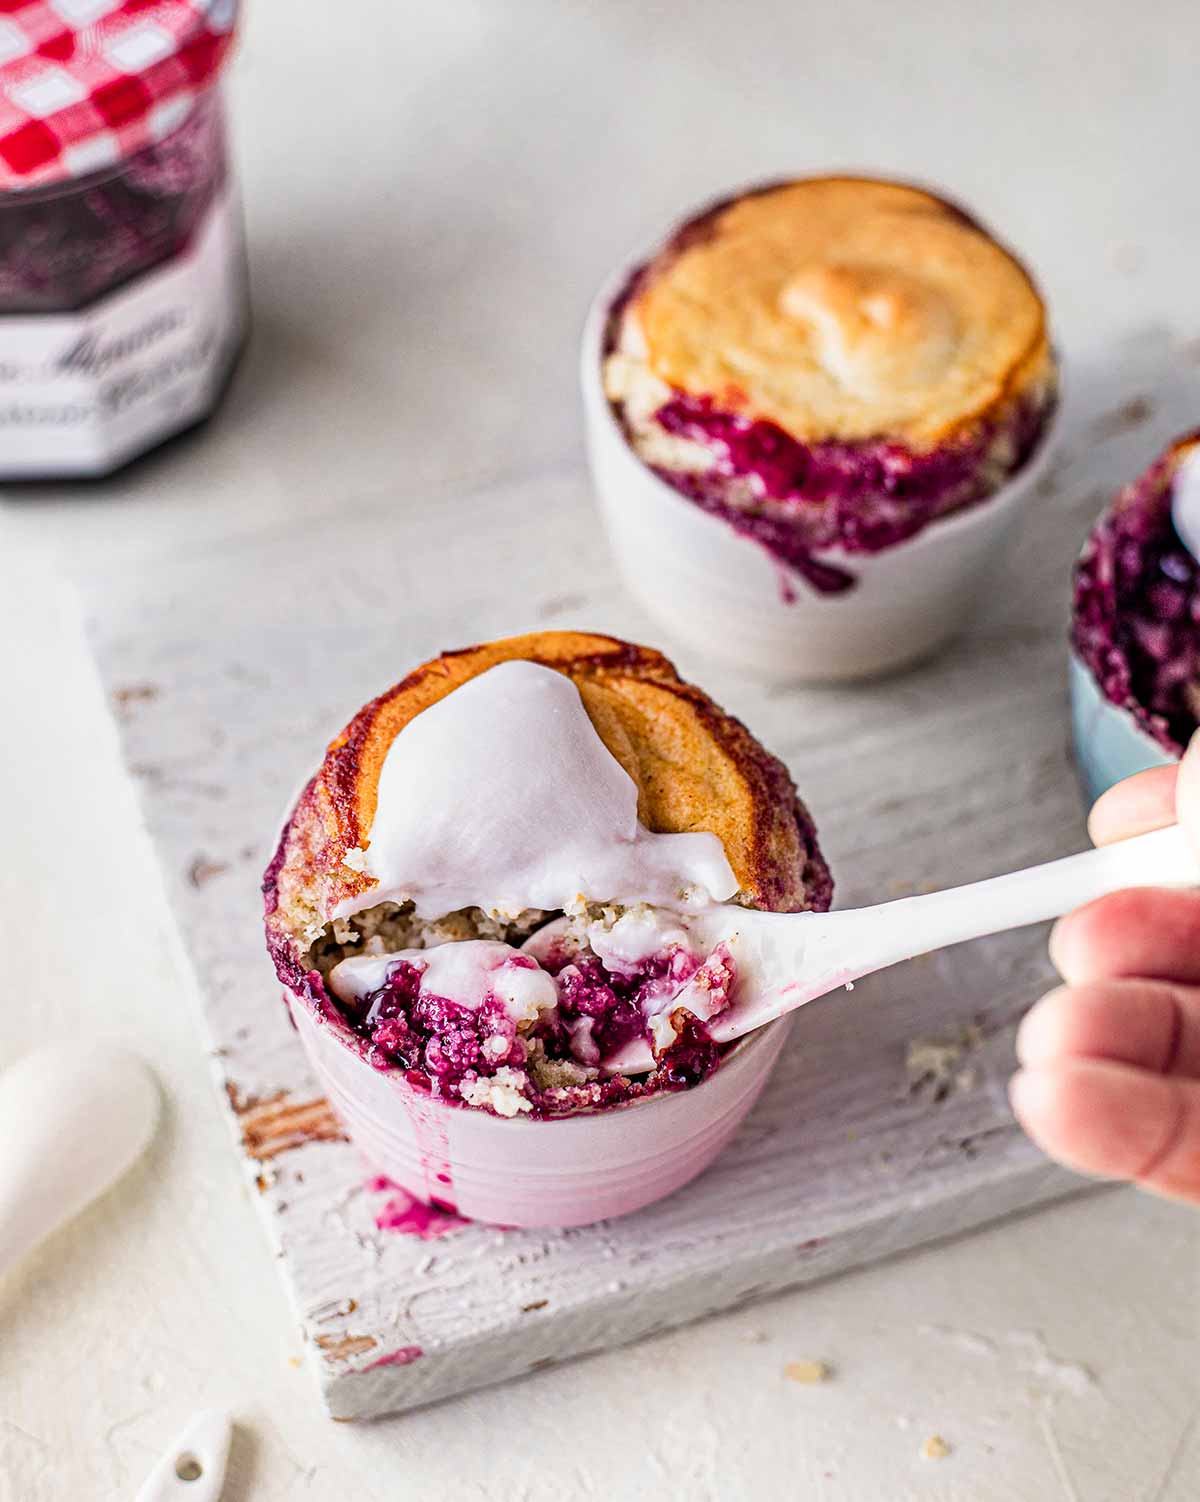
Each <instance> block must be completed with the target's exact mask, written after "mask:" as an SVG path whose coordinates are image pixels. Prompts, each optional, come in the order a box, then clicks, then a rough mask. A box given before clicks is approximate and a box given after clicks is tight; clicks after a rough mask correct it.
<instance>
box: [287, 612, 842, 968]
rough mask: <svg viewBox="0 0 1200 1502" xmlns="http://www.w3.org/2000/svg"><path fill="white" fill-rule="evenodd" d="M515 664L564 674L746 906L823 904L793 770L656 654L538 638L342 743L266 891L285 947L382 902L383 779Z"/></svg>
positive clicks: (455, 660)
mask: <svg viewBox="0 0 1200 1502" xmlns="http://www.w3.org/2000/svg"><path fill="white" fill-rule="evenodd" d="M512 659H524V660H526V661H529V662H533V663H538V664H541V665H542V666H545V667H548V668H552V669H554V670H556V671H558V672H560V673H563V674H565V675H566V676H567V677H568V678H570V679H571V681H572V682H573V683H574V684H575V685H576V687H577V688H578V690H579V693H580V696H581V699H582V701H583V704H584V707H585V709H586V711H587V714H588V716H589V718H590V719H591V721H592V724H593V725H594V726H595V728H596V731H597V732H598V734H599V736H600V738H601V739H602V740H603V742H604V744H605V745H606V746H607V748H608V749H609V751H610V752H611V753H612V755H613V756H614V757H615V758H616V760H617V761H618V762H619V763H620V764H621V766H622V767H624V769H625V770H626V771H627V772H628V773H629V775H630V776H631V777H632V778H633V780H634V782H635V783H636V784H637V788H638V816H639V819H640V821H641V822H642V824H643V825H645V826H646V828H648V829H650V830H652V831H656V832H661V833H682V832H688V831H696V830H706V831H709V832H711V833H713V834H716V835H717V836H718V837H719V838H720V840H721V842H722V844H723V846H724V849H725V854H726V857H727V859H728V861H729V864H730V866H731V867H732V869H733V872H734V875H735V877H736V879H737V881H738V885H739V894H738V896H739V900H741V901H744V902H746V903H749V904H751V905H753V906H756V907H761V908H770V909H776V910H779V911H797V910H800V909H804V908H807V907H809V906H819V907H824V906H827V905H828V901H829V890H830V882H829V874H828V870H827V868H826V866H825V863H824V861H823V859H822V858H821V855H820V852H819V849H818V847H817V844H816V839H815V834H814V831H813V827H812V824H811V821H810V819H809V817H808V814H807V812H806V810H805V809H804V807H803V805H802V804H800V803H799V801H798V800H797V797H796V791H795V787H794V785H793V783H792V780H791V777H790V776H789V774H788V772H787V769H786V768H785V767H784V766H783V764H782V763H781V762H780V761H778V760H777V759H776V758H775V757H773V756H771V755H770V754H769V753H768V752H766V751H765V750H764V749H763V748H762V747H761V746H760V745H759V743H758V742H757V741H756V740H755V739H754V737H753V736H752V735H751V734H750V733H749V731H748V730H746V728H745V727H744V726H743V725H742V724H741V723H740V722H739V721H738V720H736V719H734V718H733V717H732V716H731V715H728V714H726V713H725V712H724V711H723V710H721V709H720V708H718V706H717V705H716V704H714V703H713V701H712V700H711V699H710V698H709V697H708V696H707V695H706V694H704V693H703V692H701V690H700V689H698V688H695V687H693V686H692V685H691V684H688V683H685V682H683V680H682V679H681V678H680V677H679V676H678V674H677V673H676V672H675V669H674V668H673V666H672V665H671V663H670V662H668V661H667V659H666V658H665V657H663V656H661V655H660V654H659V653H658V652H655V651H652V650H650V649H649V648H646V647H639V646H633V645H630V644H629V643H626V642H622V641H619V640H617V639H615V638H613V637H608V636H595V635H590V634H584V633H579V632H571V631H547V632H535V633H533V634H531V635H527V636H517V637H511V638H508V639H507V640H503V641H495V642H489V643H486V644H484V645H481V646H476V647H470V648H467V649H465V650H463V651H458V652H447V653H444V654H443V655H442V656H440V657H437V658H434V659H433V660H432V661H431V662H428V663H425V664H424V665H423V666H422V667H419V668H417V669H416V670H415V671H414V672H412V673H410V674H409V675H408V676H407V677H406V678H404V679H403V680H402V681H401V682H400V683H398V684H396V685H395V687H393V688H391V689H389V690H388V691H387V692H386V693H384V694H381V695H380V696H379V697H378V698H377V699H373V700H372V701H371V702H370V703H369V704H367V705H366V706H365V707H364V708H363V709H362V710H360V711H359V713H358V714H357V715H355V717H354V718H353V720H351V722H350V724H349V725H348V726H347V727H346V729H345V730H344V731H343V732H342V734H341V735H339V736H338V737H337V738H336V740H334V741H333V742H332V744H331V745H330V746H329V749H328V751H327V753H326V755H325V759H324V761H323V762H322V764H321V767H320V769H319V771H318V772H317V774H316V776H315V777H314V778H313V779H312V781H311V782H310V783H309V785H308V786H307V788H306V789H305V791H304V793H303V794H302V795H301V798H300V800H299V802H298V803H297V806H296V809H295V811H294V813H293V815H292V818H291V820H290V822H289V824H288V827H287V829H286V830H285V832H284V836H283V840H282V842H281V845H280V848H279V851H278V854H277V856H276V859H275V861H274V862H273V864H272V866H271V868H270V869H269V870H268V873H267V877H266V880H265V883H264V890H265V892H266V896H267V925H268V930H269V931H270V932H271V937H272V939H273V941H274V943H273V947H275V946H276V945H277V944H278V943H279V942H280V941H283V940H285V939H286V940H289V941H290V943H289V945H288V947H290V948H292V949H293V953H294V950H295V947H296V946H297V945H299V946H300V947H307V944H308V943H309V942H311V941H312V939H313V938H314V937H315V936H316V935H317V934H318V933H319V931H320V929H321V928H322V927H323V926H324V924H325V923H326V922H328V921H329V919H330V918H331V917H332V916H333V914H334V912H335V910H336V909H338V908H339V906H340V905H342V904H344V903H346V902H348V901H352V902H353V903H354V904H355V906H362V905H364V904H366V903H369V901H370V893H371V889H372V887H373V886H374V885H375V881H374V878H373V877H371V876H370V875H368V874H367V873H365V872H364V871H362V870H361V869H356V868H358V867H361V864H362V862H361V860H359V859H357V858H356V857H357V854H358V853H360V852H361V850H362V848H363V847H364V845H366V844H367V843H368V841H369V834H370V829H371V825H372V821H373V818H374V814H375V807H376V799H377V793H378V787H379V778H380V772H381V769H382V767H383V763H384V759H385V757H386V756H387V753H388V750H389V748H390V747H391V744H392V742H393V740H394V739H395V737H396V736H397V735H398V734H399V733H400V731H401V730H403V729H404V727H405V726H406V725H407V724H408V723H409V721H410V720H412V719H413V718H414V716H416V715H418V714H420V713H421V711H422V710H424V709H427V708H428V707H429V706H430V705H432V704H434V703H436V702H437V701H438V700H439V699H441V698H443V697H444V696H445V695H447V694H449V693H451V692H452V691H453V690H454V689H456V688H457V687H459V686H460V685H461V684H463V683H465V682H466V681H467V680H468V679H470V678H473V677H475V676H476V675H478V674H480V673H483V672H485V671H486V670H487V669H489V668H492V667H495V666H496V665H497V664H499V663H502V662H506V661H510V660H512Z"/></svg>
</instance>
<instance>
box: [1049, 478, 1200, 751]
mask: <svg viewBox="0 0 1200 1502" xmlns="http://www.w3.org/2000/svg"><path fill="white" fill-rule="evenodd" d="M1172 472H1173V471H1172V469H1171V467H1170V466H1169V464H1168V463H1167V462H1166V461H1160V462H1159V463H1158V464H1156V465H1154V466H1153V467H1152V468H1151V469H1150V470H1148V471H1147V473H1146V474H1145V475H1143V476H1142V478H1141V479H1140V480H1138V481H1136V482H1135V483H1134V484H1133V485H1131V486H1130V487H1129V488H1128V489H1127V490H1126V491H1124V492H1123V493H1122V494H1121V496H1120V497H1119V498H1118V500H1117V503H1116V505H1115V506H1113V507H1112V509H1111V510H1110V511H1109V512H1107V513H1106V514H1105V516H1103V517H1102V518H1101V520H1100V521H1099V522H1098V523H1097V525H1096V527H1095V528H1094V529H1093V531H1092V533H1091V536H1090V537H1089V538H1088V540H1087V543H1086V545H1085V547H1084V550H1083V554H1082V556H1081V558H1080V560H1079V562H1078V564H1077V565H1076V567H1075V609H1074V620H1073V624H1072V629H1071V644H1072V646H1073V647H1074V648H1075V651H1076V653H1077V655H1078V656H1079V658H1080V660H1081V661H1082V662H1083V663H1084V664H1085V666H1086V667H1087V668H1088V669H1089V670H1090V672H1091V674H1092V676H1093V677H1094V678H1095V680H1096V683H1097V685H1098V686H1099V688H1100V691H1101V693H1103V695H1104V697H1105V698H1106V699H1107V700H1108V701H1109V702H1110V703H1112V704H1116V705H1118V706H1119V707H1120V708H1122V709H1126V710H1128V711H1129V712H1130V713H1131V714H1132V715H1133V716H1134V718H1135V719H1136V720H1137V721H1138V723H1139V724H1140V725H1141V726H1142V728H1143V729H1144V730H1146V731H1147V732H1148V733H1149V734H1150V735H1151V736H1153V738H1154V739H1155V740H1156V741H1157V742H1158V743H1159V745H1161V746H1162V747H1163V749H1164V750H1166V751H1169V752H1171V753H1172V754H1173V755H1175V756H1180V755H1182V754H1183V749H1184V747H1185V746H1186V745H1187V743H1188V741H1189V740H1190V739H1191V737H1192V735H1193V733H1194V732H1195V730H1196V726H1197V721H1198V719H1200V567H1198V566H1197V564H1196V561H1195V559H1194V558H1193V557H1192V556H1191V554H1190V553H1189V552H1188V550H1187V548H1186V547H1185V546H1184V545H1183V543H1182V542H1181V541H1180V539H1179V536H1178V534H1177V533H1176V531H1175V527H1174V525H1173V523H1172V521H1171V490H1172V486H1171V474H1172Z"/></svg>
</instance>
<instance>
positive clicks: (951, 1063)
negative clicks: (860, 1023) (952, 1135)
mask: <svg viewBox="0 0 1200 1502" xmlns="http://www.w3.org/2000/svg"><path fill="white" fill-rule="evenodd" d="M982 1041H983V1032H982V1030H981V1029H980V1028H979V1027H978V1026H977V1025H975V1024H968V1025H967V1026H965V1027H961V1028H959V1029H958V1031H957V1032H956V1033H955V1034H954V1035H953V1036H952V1037H948V1038H912V1039H910V1040H909V1044H908V1048H907V1050H906V1052H905V1056H904V1069H905V1073H906V1074H907V1076H908V1093H909V1095H914V1096H922V1095H923V1096H925V1097H926V1098H928V1099H931V1100H933V1101H936V1102H941V1101H943V1100H945V1099H946V1098H947V1097H948V1096H949V1095H952V1094H953V1093H954V1092H955V1091H956V1090H960V1091H966V1090H971V1089H973V1088H974V1087H975V1085H976V1084H978V1082H979V1072H978V1070H977V1069H975V1068H974V1067H972V1066H970V1065H967V1064H965V1063H964V1058H965V1056H966V1055H967V1054H968V1053H970V1052H971V1050H972V1049H976V1048H978V1047H979V1045H980V1043H981V1042H982Z"/></svg>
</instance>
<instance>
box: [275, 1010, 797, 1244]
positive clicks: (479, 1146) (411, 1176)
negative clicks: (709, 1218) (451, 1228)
mask: <svg viewBox="0 0 1200 1502" xmlns="http://www.w3.org/2000/svg"><path fill="white" fill-rule="evenodd" d="M285 996H286V998H287V1000H288V1003H289V1005H290V1007H291V1012H292V1016H293V1018H294V1019H295V1022H296V1027H297V1029H298V1030H299V1033H300V1038H301V1041H302V1042H303V1044H304V1048H305V1051H306V1052H307V1054H308V1057H309V1061H310V1062H311V1064H312V1066H313V1069H314V1070H315V1071H316V1073H317V1076H318V1078H319V1079H320V1081H321V1084H322V1086H323V1088H324V1090H325V1092H326V1095H327V1096H328V1098H329V1102H330V1104H331V1105H332V1106H333V1108H334V1110H335V1111H336V1112H337V1114H338V1116H339V1117H340V1118H341V1120H342V1122H343V1124H344V1125H345V1127H346V1129H347V1131H348V1132H349V1133H350V1136H351V1138H352V1139H353V1141H354V1142H355V1144H356V1145H357V1146H358V1147H359V1148H360V1149H361V1151H362V1153H363V1155H364V1156H365V1157H366V1159H367V1161H368V1162H369V1163H370V1164H371V1166H372V1167H373V1168H375V1169H377V1170H378V1171H379V1172H380V1173H383V1174H386V1175H387V1177H388V1178H390V1179H392V1180H394V1181H395V1182H396V1183H397V1184H398V1185H400V1187H401V1188H403V1189H406V1190H408V1192H409V1193H410V1194H412V1195H415V1196H416V1197H417V1198H418V1199H421V1200H425V1201H429V1200H440V1201H443V1202H445V1203H447V1204H449V1205H451V1206H453V1208H454V1209H455V1210H456V1211H457V1212H458V1213H459V1214H460V1215H464V1216H466V1217H467V1218H468V1219H470V1220H482V1221H488V1222H491V1223H492V1224H493V1225H502V1226H579V1225H587V1224H588V1223H589V1222H591V1221H595V1220H606V1219H608V1218H609V1217H611V1216H614V1215H627V1214H628V1213H629V1212H630V1211H632V1210H640V1209H641V1208H642V1206H643V1205H649V1204H651V1203H652V1202H653V1201H654V1200H659V1199H662V1198H663V1197H664V1196H665V1195H668V1194H671V1193H672V1192H673V1191H674V1190H676V1189H679V1188H681V1187H682V1186H683V1185H684V1184H686V1183H687V1182H688V1180H689V1179H693V1178H695V1177H696V1175H697V1174H698V1173H701V1172H702V1171H703V1170H704V1169H705V1168H707V1167H708V1165H709V1164H710V1163H711V1162H712V1160H713V1159H714V1158H715V1157H716V1156H717V1154H718V1153H719V1152H720V1151H721V1149H722V1148H723V1147H724V1146H725V1144H726V1143H727V1142H728V1141H729V1139H730V1138H731V1137H732V1136H733V1134H734V1132H735V1131H736V1130H737V1128H738V1126H739V1125H740V1124H741V1122H742V1120H743V1118H744V1117H745V1116H746V1114H747V1113H748V1112H749V1110H750V1108H751V1106H753V1104H754V1102H755V1101H756V1100H757V1099H758V1096H759V1094H760V1093H761V1091H762V1088H763V1086H764V1085H765V1084H766V1082H767V1077H768V1075H769V1074H770V1072H771V1069H772V1067H773V1066H774V1063H775V1060H776V1059H777V1058H778V1057H779V1050H780V1049H781V1048H782V1047H783V1041H784V1039H785V1037H786V1036H787V1025H788V1023H789V1021H790V1018H781V1019H780V1020H779V1021H778V1022H773V1023H771V1024H769V1025H768V1026H767V1027H765V1028H761V1029H760V1030H759V1031H758V1032H755V1033H751V1034H750V1035H749V1036H748V1037H746V1038H744V1039H743V1040H742V1041H741V1042H739V1043H737V1044H735V1045H734V1047H733V1048H732V1049H730V1051H729V1052H728V1053H727V1054H726V1056H725V1058H724V1060H723V1061H722V1063H721V1066H720V1068H719V1069H717V1071H716V1072H715V1073H714V1074H712V1075H711V1076H710V1077H709V1078H708V1079H707V1080H705V1081H704V1083H703V1084H701V1085H697V1086H696V1087H695V1088H694V1089H692V1090H681V1091H678V1092H674V1093H671V1094H662V1095H655V1096H651V1097H649V1098H648V1099H647V1100H643V1101H635V1102H633V1103H631V1104H628V1105H624V1106H616V1107H613V1108H612V1109H611V1110H607V1111H597V1112H591V1113H581V1114H579V1115H575V1116H567V1117H563V1118H561V1119H557V1120H549V1121H531V1120H529V1119H528V1118H526V1117H519V1116H518V1117H515V1118H513V1119H512V1120H506V1119H502V1118H500V1117H497V1116H492V1115H491V1114H489V1113H488V1112H486V1111H479V1110H469V1109H467V1108H466V1107H463V1106H454V1105H448V1104H447V1103H446V1102H445V1101H439V1100H434V1099H432V1098H431V1097H430V1096H429V1095H427V1094H426V1093H425V1092H424V1091H421V1090H417V1089H414V1088H413V1086H411V1085H410V1084H408V1082H407V1081H406V1080H405V1079H404V1077H403V1075H402V1074H400V1073H399V1072H398V1071H390V1072H387V1073H383V1072H380V1071H379V1070H377V1069H373V1068H372V1067H371V1065H370V1064H368V1063H367V1061H366V1060H365V1059H364V1058H363V1056H362V1053H361V1044H360V1043H359V1040H358V1039H357V1038H356V1037H355V1035H354V1034H353V1033H352V1032H351V1031H350V1029H349V1028H348V1027H346V1026H345V1024H343V1023H342V1022H341V1021H340V1020H339V1019H337V1018H336V1017H333V1016H331V1015H329V1014H327V1013H326V1014H322V1015H318V1014H317V1013H316V1012H315V1011H314V1009H313V1007H312V1005H311V1004H310V1003H309V1002H306V1001H304V1000H302V999H300V998H297V997H294V996H292V995H290V994H289V993H286V992H285Z"/></svg>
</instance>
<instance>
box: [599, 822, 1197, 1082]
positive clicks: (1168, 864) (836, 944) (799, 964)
mask: <svg viewBox="0 0 1200 1502" xmlns="http://www.w3.org/2000/svg"><path fill="white" fill-rule="evenodd" d="M1198 885H1200V858H1198V857H1197V855H1196V852H1195V851H1194V850H1193V849H1192V846H1191V845H1190V843H1189V842H1188V839H1187V836H1186V835H1185V834H1184V832H1183V830H1182V829H1180V828H1179V826H1178V825H1173V826H1172V827H1171V828H1170V829H1159V830H1155V831H1154V832H1153V833H1152V834H1142V835H1138V836H1136V837H1135V838H1134V839H1131V840H1123V841H1121V842H1120V843H1118V844H1116V845H1106V846H1105V847H1104V848H1103V849H1100V850H1089V851H1087V852H1086V854H1084V855H1070V856H1067V857H1066V859H1065V860H1058V861H1051V862H1050V863H1049V864H1048V865H1045V866H1033V867H1031V868H1030V869H1029V870H1027V871H1016V872H1014V873H1013V874H1012V875H1010V876H995V877H992V878H991V879H990V880H989V881H978V882H975V883H973V884H972V885H971V886H966V887H954V888H951V889H950V890H949V891H946V892H933V893H931V894H930V895H929V896H926V897H902V898H901V899H900V900H899V901H898V902H885V903H882V904H880V905H879V906H878V907H864V908H855V909H852V910H851V911H848V912H844V913H758V912H752V911H750V910H748V909H746V908H739V907H734V906H732V905H721V906H718V907H715V908H712V909H710V910H709V911H708V912H706V913H704V914H702V915H700V916H699V917H697V918H695V919H693V920H692V921H691V929H692V932H693V933H694V934H695V935H696V937H697V938H698V939H699V941H700V943H701V944H702V946H703V948H704V950H705V952H708V951H710V950H712V949H713V948H715V947H716V945H718V944H721V943H724V944H727V945H728V946H729V950H730V953H731V955H732V956H733V960H734V964H735V966H736V973H737V978H738V989H739V990H743V991H745V992H748V993H749V996H750V998H751V999H750V1000H748V1001H744V1002H736V1003H735V1004H734V1005H733V1006H732V1007H730V1008H729V1010H728V1011H726V1012H722V1013H721V1014H720V1015H719V1016H718V1017H715V1018H714V1019H713V1020H712V1021H711V1022H709V1023H708V1031H709V1033H710V1034H711V1035H712V1037H713V1038H715V1039H716V1041H717V1042H718V1043H728V1042H730V1041H731V1040H732V1039H734V1038H740V1037H741V1036H742V1034H743V1033H748V1032H750V1031H751V1030H752V1029H754V1028H756V1027H762V1026H763V1024H764V1023H767V1022H772V1021H774V1019H775V1018H776V1017H781V1016H782V1015H783V1014H784V1013H785V1012H790V1011H792V1010H793V1008H795V1007H799V1006H803V1005H804V1003H805V1002H806V1001H814V1000H815V999H816V998H817V997H818V996H825V995H827V994H828V993H829V992H830V991H835V990H837V988H838V987H839V986H844V985H846V984H847V982H849V981H853V980H858V979H859V978H860V977H861V976H864V975H871V974H872V973H873V972H874V971H876V970H886V969H887V967H888V966H889V965H896V964H899V963H900V961H901V960H911V959H912V958H913V957H914V956H915V955H918V954H929V953H930V952H931V951H932V950H935V949H945V948H946V947H947V946H949V945H951V944H961V943H962V942H963V941H964V940H966V939H978V938H980V937H982V936H983V935H984V934H998V933H1003V932H1004V931H1005V930H1006V929H1010V928H1024V927H1025V926H1026V925H1027V924H1030V923H1041V922H1044V921H1045V920H1046V919H1047V918H1060V917H1061V916H1062V915H1063V914H1064V913H1066V912H1069V911H1070V910H1071V909H1072V908H1075V907H1079V906H1080V905H1081V904H1082V903H1085V902H1091V901H1093V900H1094V899H1095V898H1097V897H1103V896H1104V895H1105V894H1106V893H1108V892H1117V891H1120V890H1122V889H1123V888H1125V887H1172V886H1185V887H1190V886H1198ZM603 1063H604V1067H605V1069H608V1070H612V1071H614V1072H618V1073H627V1074H640V1073H642V1072H644V1071H645V1070H647V1069H652V1068H653V1067H654V1060H653V1058H652V1056H651V1052H650V1046H649V1044H648V1043H645V1042H642V1041H635V1042H632V1043H629V1044H626V1045H625V1046H623V1047H622V1048H619V1049H617V1050H616V1051H615V1052H614V1053H612V1054H610V1055H609V1056H608V1057H607V1058H606V1059H604V1061H603Z"/></svg>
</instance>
